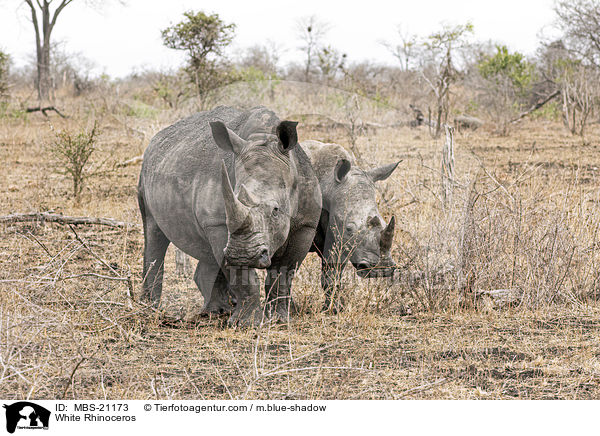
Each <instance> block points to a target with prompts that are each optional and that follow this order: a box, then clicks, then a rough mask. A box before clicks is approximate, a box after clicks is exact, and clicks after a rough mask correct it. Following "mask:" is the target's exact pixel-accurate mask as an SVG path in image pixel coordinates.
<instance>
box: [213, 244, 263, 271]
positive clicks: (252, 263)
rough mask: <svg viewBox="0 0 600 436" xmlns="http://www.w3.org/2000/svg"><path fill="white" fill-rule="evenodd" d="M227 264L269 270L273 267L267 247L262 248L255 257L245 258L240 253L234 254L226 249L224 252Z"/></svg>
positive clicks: (256, 252)
mask: <svg viewBox="0 0 600 436" xmlns="http://www.w3.org/2000/svg"><path fill="white" fill-rule="evenodd" d="M223 254H224V257H225V264H226V265H228V266H247V267H250V268H268V267H270V266H271V256H270V255H269V250H268V248H266V247H260V248H259V249H258V250H256V251H255V254H254V255H253V256H251V255H247V256H243V255H240V253H237V252H236V253H234V252H232V251H230V250H229V247H225V249H224V250H223Z"/></svg>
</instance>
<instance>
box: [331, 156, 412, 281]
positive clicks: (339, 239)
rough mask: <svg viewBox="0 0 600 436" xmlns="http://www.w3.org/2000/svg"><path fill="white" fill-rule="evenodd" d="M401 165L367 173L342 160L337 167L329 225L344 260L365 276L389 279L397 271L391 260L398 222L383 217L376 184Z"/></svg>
mask: <svg viewBox="0 0 600 436" xmlns="http://www.w3.org/2000/svg"><path fill="white" fill-rule="evenodd" d="M399 163H400V162H396V163H393V164H389V165H385V166H382V167H379V168H374V169H372V170H369V171H363V170H362V169H360V168H358V167H356V166H354V167H353V166H352V164H351V163H350V161H348V160H347V159H340V160H338V162H337V165H336V166H335V168H334V173H333V183H332V184H331V185H330V186H332V189H331V192H329V194H328V197H329V202H328V203H329V204H328V205H327V207H328V209H329V210H328V212H329V222H330V226H331V227H332V229H333V231H334V232H335V234H334V238H335V239H336V243H337V245H338V247H340V250H341V251H342V253H343V257H344V258H346V259H349V260H350V262H351V263H352V264H353V265H354V267H355V268H356V270H357V273H358V274H359V275H360V276H361V277H375V276H388V275H391V273H393V270H394V268H395V263H394V261H393V260H392V257H391V246H392V239H393V236H394V227H395V219H394V217H392V218H391V219H390V222H389V224H387V225H386V223H385V221H384V220H383V218H382V217H381V215H380V214H379V210H378V208H377V202H376V190H375V182H378V181H380V180H385V179H387V178H388V177H389V176H390V175H391V174H392V172H393V171H394V170H395V169H396V167H397V166H398V164H399Z"/></svg>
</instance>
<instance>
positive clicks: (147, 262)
mask: <svg viewBox="0 0 600 436" xmlns="http://www.w3.org/2000/svg"><path fill="white" fill-rule="evenodd" d="M142 219H143V224H144V269H143V276H142V280H143V282H142V300H145V301H147V302H149V303H151V304H152V305H153V306H155V307H158V305H159V303H160V296H161V294H162V282H163V273H164V262H165V253H166V252H167V248H168V247H169V240H168V239H167V237H166V236H165V234H164V233H163V232H162V230H160V228H159V227H158V225H157V224H156V222H155V221H154V218H152V216H149V215H146V214H144V213H142Z"/></svg>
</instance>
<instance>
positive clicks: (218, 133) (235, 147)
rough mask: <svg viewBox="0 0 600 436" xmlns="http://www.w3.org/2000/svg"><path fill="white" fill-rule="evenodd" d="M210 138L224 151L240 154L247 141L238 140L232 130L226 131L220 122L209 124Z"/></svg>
mask: <svg viewBox="0 0 600 436" xmlns="http://www.w3.org/2000/svg"><path fill="white" fill-rule="evenodd" d="M210 129H211V130H212V136H213V138H214V140H215V142H216V143H217V145H218V146H219V147H220V148H222V149H223V150H225V151H229V152H232V153H235V154H240V153H241V152H242V150H243V149H244V147H246V144H247V143H248V141H245V140H244V139H242V138H240V137H239V136H238V135H237V134H236V133H235V132H234V131H233V130H231V129H228V128H227V126H225V124H223V123H222V122H221V121H213V122H212V123H210Z"/></svg>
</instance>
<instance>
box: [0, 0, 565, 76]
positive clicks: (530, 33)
mask: <svg viewBox="0 0 600 436" xmlns="http://www.w3.org/2000/svg"><path fill="white" fill-rule="evenodd" d="M55 3H58V0H55ZM96 3H97V4H98V3H99V4H102V3H106V5H105V6H99V7H96V8H91V7H88V6H86V5H85V2H83V1H82V0H77V1H75V2H74V3H73V4H71V5H69V6H68V7H67V8H65V10H64V11H63V13H62V14H61V16H60V17H59V19H58V23H57V25H56V28H55V31H54V33H53V40H54V41H62V42H64V48H65V50H66V51H68V52H81V53H82V54H84V55H85V56H86V57H87V58H89V59H91V60H92V61H93V62H94V63H95V64H96V65H97V66H98V70H99V71H100V72H102V71H104V72H106V73H108V74H110V75H111V76H125V75H127V74H128V73H130V72H132V71H133V70H134V69H138V70H139V69H142V68H146V67H149V68H168V67H177V66H179V65H181V64H182V63H183V59H184V57H183V56H182V55H181V54H180V53H177V52H176V51H174V50H169V49H167V48H165V47H164V46H163V45H162V41H161V38H160V31H161V29H164V28H165V27H167V26H169V25H171V24H173V23H176V22H178V21H180V20H181V18H182V13H183V12H184V11H187V10H194V11H198V10H203V11H205V12H207V13H214V12H216V13H218V14H219V15H220V16H221V18H222V19H223V20H224V21H225V22H227V23H231V22H233V23H235V24H236V25H237V29H236V37H235V40H234V45H233V48H232V49H231V50H230V53H232V54H233V53H235V51H236V49H237V50H239V49H243V48H245V47H249V46H251V45H254V44H264V43H265V42H266V41H267V40H271V41H274V42H276V43H277V44H278V45H280V46H281V47H282V48H283V49H284V53H283V56H282V58H283V61H284V62H287V61H290V60H294V59H295V58H298V59H300V58H299V57H298V56H299V53H298V52H297V51H296V49H297V47H298V45H299V43H298V41H297V34H296V22H297V20H298V18H299V17H302V16H307V15H312V14H314V15H316V16H317V17H318V18H319V19H320V20H322V21H325V22H328V23H330V25H331V27H330V30H329V33H328V34H327V37H326V42H327V43H329V44H331V45H332V46H333V47H335V48H337V49H338V50H340V51H342V52H344V53H347V54H348V58H349V60H350V61H351V62H352V61H358V60H363V59H365V60H373V61H376V62H381V63H389V64H393V63H394V62H395V61H394V58H393V57H392V56H391V55H390V53H389V52H388V51H387V49H385V48H384V47H383V46H382V45H381V44H380V42H381V41H382V40H386V41H394V40H395V38H397V33H396V27H397V25H401V26H402V27H403V29H404V30H406V31H408V32H410V33H415V34H418V35H421V36H426V35H428V34H430V33H432V32H435V31H437V30H438V29H440V24H441V23H448V24H464V23H466V22H467V21H471V22H472V23H473V25H474V28H475V29H474V30H475V36H474V38H475V39H477V40H481V41H486V40H489V39H491V40H494V41H498V42H501V43H504V44H506V45H508V46H509V48H510V49H512V50H518V51H520V52H522V53H525V54H532V53H533V52H534V51H535V49H536V47H537V45H538V42H539V39H538V36H539V34H540V31H541V30H542V29H545V28H548V27H549V25H550V24H551V23H552V22H553V20H554V14H553V11H552V5H553V4H554V1H553V0H503V1H498V0H494V1H490V0H453V1H452V0H447V1H440V0H408V1H404V0H396V1H383V0H363V1H360V2H358V1H357V2H352V1H350V0H347V1H345V2H342V1H325V0H300V1H298V0H296V1H293V2H286V1H284V0H247V1H231V0H201V1H198V0H196V1H194V0H126V3H125V5H121V4H119V3H118V2H115V1H113V2H109V1H107V2H96ZM0 47H1V48H2V49H3V50H5V51H7V52H8V53H9V54H10V55H11V56H12V58H13V60H14V62H15V64H17V65H22V64H23V63H25V62H26V61H27V60H28V59H29V58H30V56H31V55H32V54H33V53H34V52H35V46H34V39H33V26H32V24H31V20H30V15H29V11H28V7H27V6H26V5H24V4H23V2H22V1H21V0H0Z"/></svg>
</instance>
